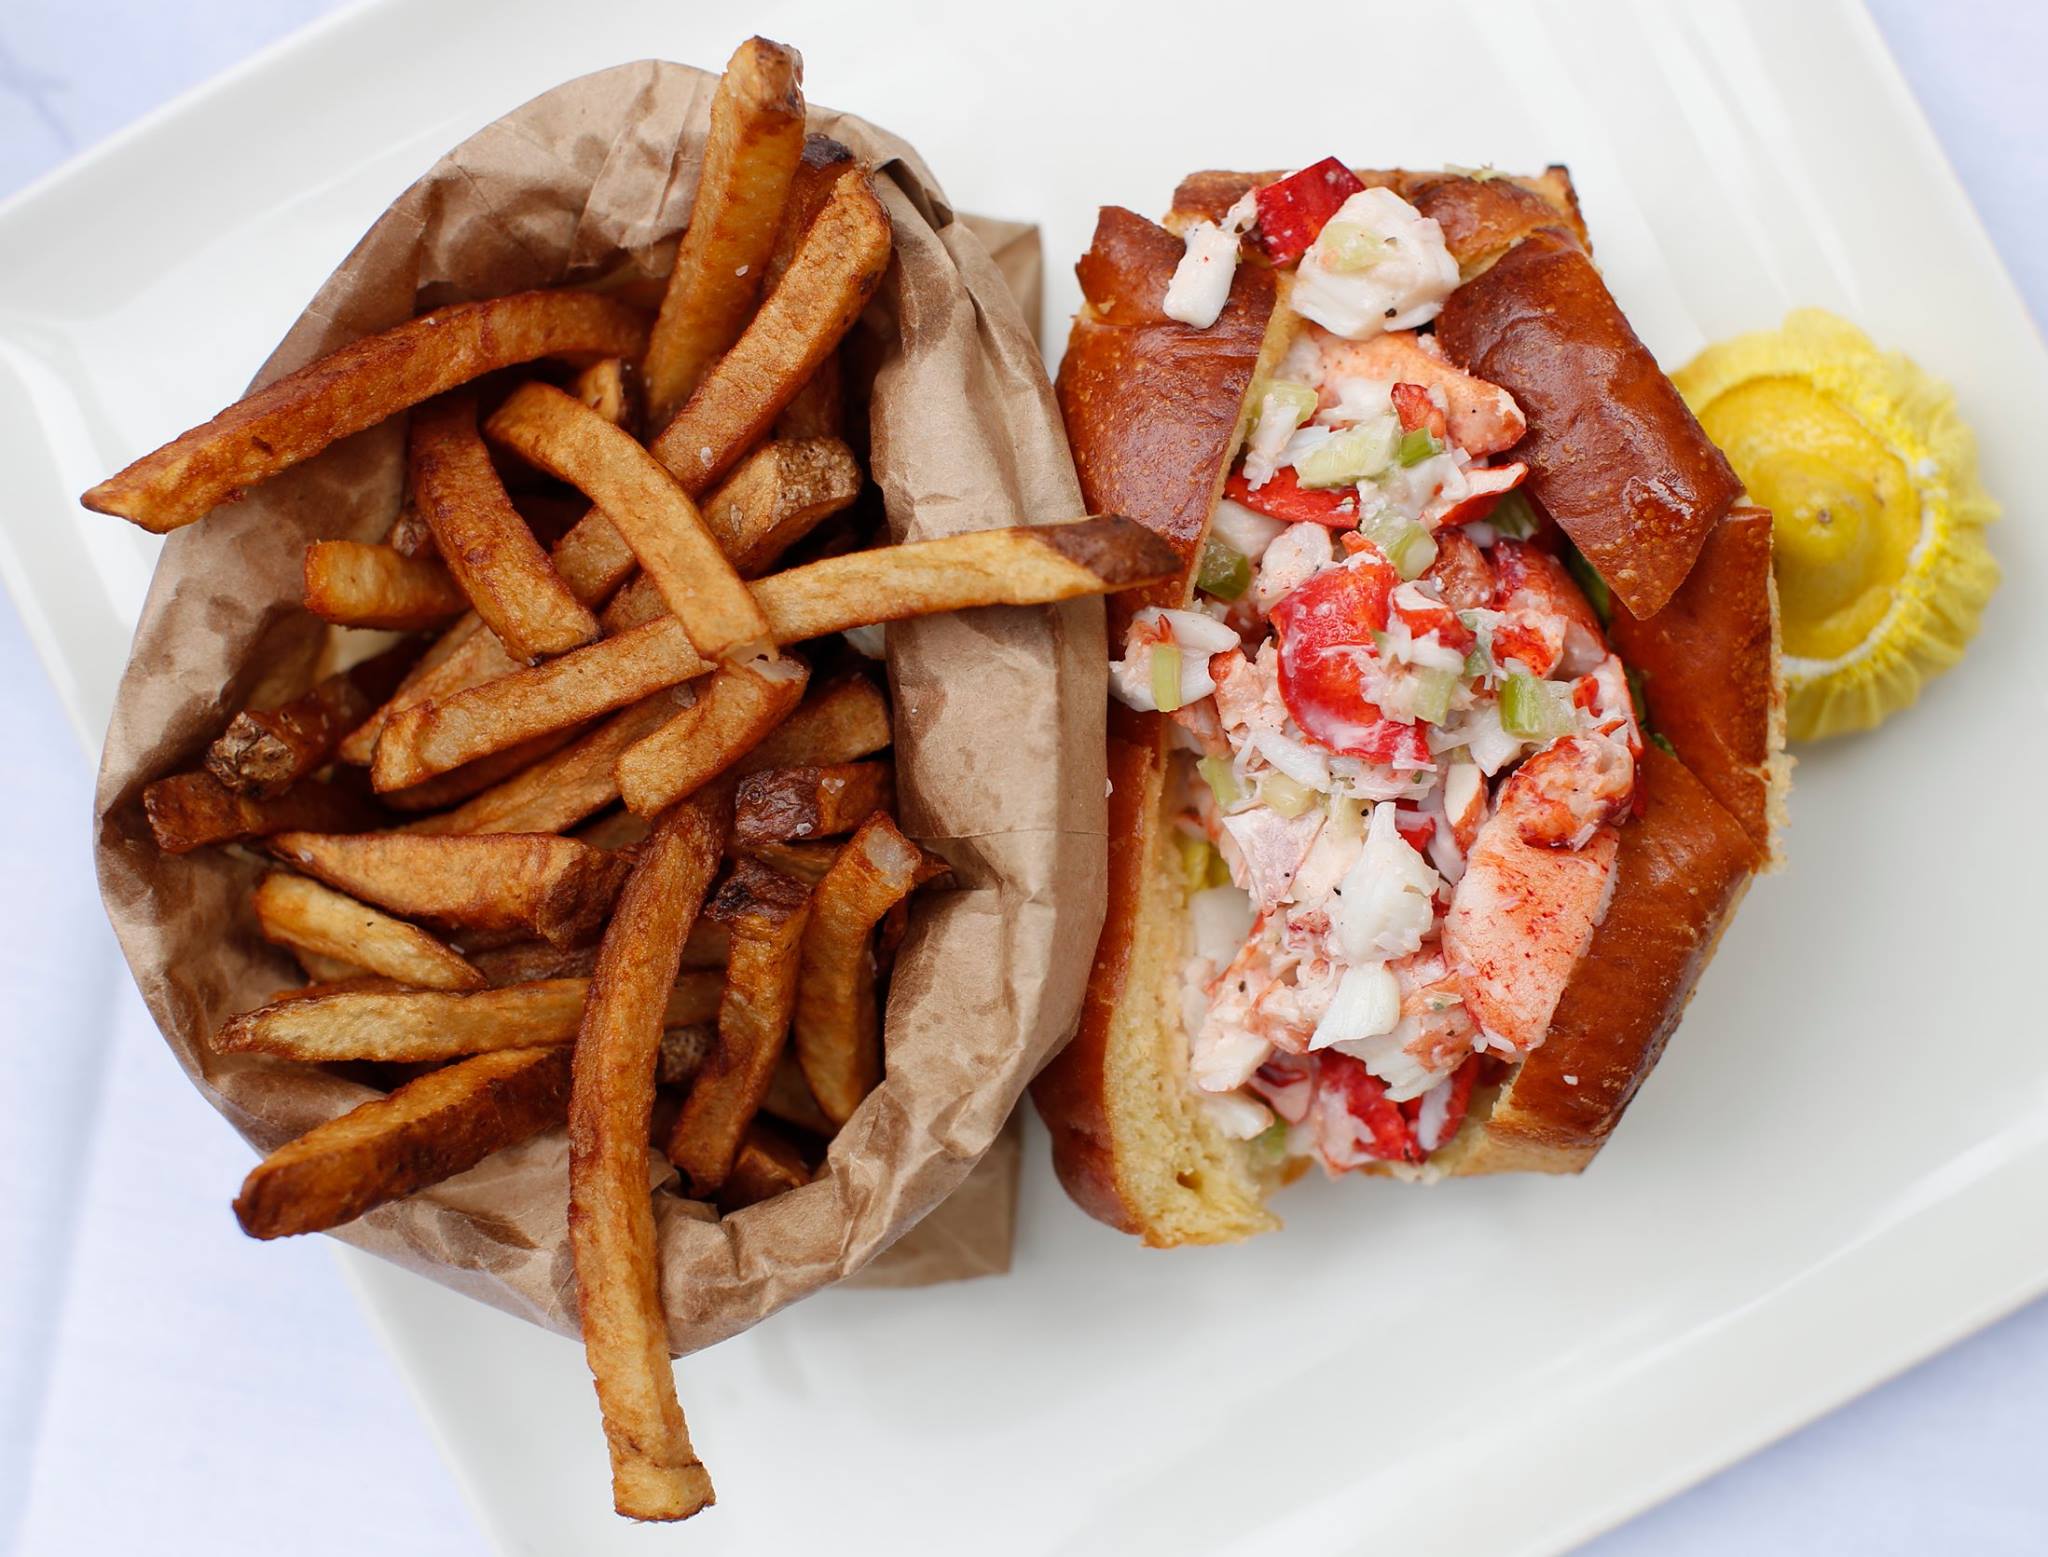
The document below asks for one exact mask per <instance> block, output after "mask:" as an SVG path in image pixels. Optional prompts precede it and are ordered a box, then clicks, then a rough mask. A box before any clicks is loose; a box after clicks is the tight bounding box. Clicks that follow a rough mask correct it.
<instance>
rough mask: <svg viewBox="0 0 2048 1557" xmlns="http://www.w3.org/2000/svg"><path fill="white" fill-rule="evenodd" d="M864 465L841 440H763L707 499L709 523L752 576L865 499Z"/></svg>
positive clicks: (743, 570) (744, 572)
mask: <svg viewBox="0 0 2048 1557" xmlns="http://www.w3.org/2000/svg"><path fill="white" fill-rule="evenodd" d="M861 481H862V477H861V473H860V463H859V462H858V461H857V460H855V459H854V457H853V450H851V449H849V448H848V447H847V446H846V445H845V444H843V443H841V442H840V441H839V440H838V439H837V438H783V439H777V440H775V441H773V442H770V443H764V444H762V445H761V447H760V448H758V449H756V450H754V452H753V453H751V454H749V455H748V456H747V457H746V458H745V459H743V460H741V461H740V462H739V464H738V465H737V466H736V467H734V469H733V473H732V474H731V475H729V476H727V477H726V478H725V480H723V481H721V482H720V483H719V484H718V486H717V488H716V489H715V490H714V491H713V492H712V494H711V495H710V496H709V497H707V498H705V499H704V509H703V512H704V524H705V527H706V528H707V529H709V530H710V531H711V534H712V536H713V538H715V539H716V540H717V542H718V545H719V548H720V549H721V550H722V551H724V553H725V554H726V556H727V557H728V558H730V559H731V561H732V565H733V567H734V568H735V569H736V570H738V572H739V575H740V577H742V578H753V577H755V576H756V575H757V574H760V573H763V572H765V571H766V570H767V569H768V568H770V567H772V566H773V565H774V563H775V562H776V560H777V559H778V558H779V557H781V555H782V554H783V553H784V552H786V551H788V550H789V548H790V547H792V546H794V545H795V544H796V543H797V542H798V541H800V540H802V539H803V538H804V537H805V536H806V535H809V534H810V533H811V531H812V530H814V529H816V528H817V527H818V525H819V524H820V523H822V522H823V521H824V520H826V519H828V518H830V517H831V516H832V515H833V514H836V513H838V512H840V511H841V510H842V509H844V508H845V507H846V506H847V505H848V504H850V503H852V501H853V500H854V499H855V498H857V497H859V496H860V489H861Z"/></svg>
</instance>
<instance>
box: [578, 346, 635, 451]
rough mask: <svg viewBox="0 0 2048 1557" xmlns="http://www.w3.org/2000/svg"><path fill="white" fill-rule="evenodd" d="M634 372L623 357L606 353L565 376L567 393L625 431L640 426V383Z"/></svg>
mask: <svg viewBox="0 0 2048 1557" xmlns="http://www.w3.org/2000/svg"><path fill="white" fill-rule="evenodd" d="M638 378H639V375H637V374H636V373H635V372H634V371H633V370H632V368H631V367H629V366H628V365H627V364H626V362H625V361H624V359H622V358H619V357H607V358H605V359H604V361H602V362H593V363H591V365H590V366H589V367H587V368H585V369H584V370H583V371H582V372H580V373H578V374H577V375H576V376H575V377H574V378H572V379H570V380H569V393H570V394H572V395H574V396H575V397H576V398H577V399H578V400H581V401H582V402H583V403H584V404H585V405H587V406H589V407H590V409H591V410H593V411H595V412H596V413H597V414H598V415H599V416H601V417H603V418H604V419H605V420H606V421H608V422H610V423H611V424H612V426H614V427H623V428H625V429H626V431H627V432H629V433H637V432H638V431H639V428H640V399H641V395H640V385H639V382H638Z"/></svg>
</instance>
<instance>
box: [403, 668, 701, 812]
mask: <svg viewBox="0 0 2048 1557" xmlns="http://www.w3.org/2000/svg"><path fill="white" fill-rule="evenodd" d="M714 679H715V678H714ZM689 706H690V698H689V694H688V693H687V692H685V691H683V690H681V689H679V688H672V689H670V690H669V691H666V692H657V693H655V695H654V696H653V697H650V698H648V699H647V700H646V701H645V702H644V703H636V704H634V705H633V706H632V707H631V708H628V709H626V710H625V711H624V712H622V713H617V714H614V715H612V717H611V718H609V719H607V720H606V721H605V722H604V723H603V724H601V725H599V726H598V727H597V728H596V729H594V730H592V731H591V732H590V733H589V734H587V735H585V736H584V737H583V738H582V739H581V740H579V741H577V742H576V743H575V744H574V745H573V746H569V747H566V748H564V749H563V750H561V751H559V752H556V753H555V754H554V755H553V756H550V757H546V758H543V759H542V760H541V761H539V762H536V763H534V764H533V766H531V767H529V768H526V769H524V770H523V771H522V772H519V773H516V774H514V775H513V776H512V777H511V778H508V779H506V780H505V781H504V782H503V783H502V784H499V785H497V786H496V787H495V788H492V789H487V790H485V791H484V792H483V793H482V794H480V795H478V796H476V797H475V798H474V799H472V800H469V801H468V802H466V803H465V804H463V805H461V806H458V807H457V808H456V809H454V810H453V811H446V812H443V813H442V814H441V815H439V816H428V817H422V818H421V819H420V820H419V821H417V822H413V823H410V824H408V825H407V827H406V831H407V832H415V833H559V832H566V831H568V830H569V829H570V828H571V827H574V826H575V825H576V824H577V823H578V822H580V821H582V820H583V819H584V818H585V817H586V816H590V815H592V814H594V813H595V812H598V811H602V810H603V809H604V808H605V807H606V806H608V805H610V804H611V803H612V802H613V801H614V800H616V799H618V798H619V781H618V779H617V777H616V776H615V774H614V771H613V770H614V769H616V768H617V766H618V763H619V756H620V754H621V753H622V752H624V751H626V750H628V749H629V748H630V747H632V746H633V745H634V744H635V743H636V742H638V741H641V740H644V739H646V738H647V737H648V736H651V735H653V734H654V732H655V731H657V730H659V729H661V728H662V726H663V725H665V724H666V723H668V722H669V721H670V720H672V719H674V718H677V717H678V716H680V715H681V713H682V712H683V711H684V710H686V709H687V708H688V707H689ZM481 760H482V761H484V762H489V761H491V760H492V759H491V758H489V757H485V758H483V759H481ZM471 766H472V767H474V766H476V764H474V763H472V764H471ZM456 771H457V772H458V773H460V772H464V771H466V770H465V769H461V768H458V769H456ZM427 782H428V783H429V784H432V783H434V782H435V781H434V780H433V779H429V780H427ZM399 793H400V794H405V793H407V791H404V790H400V791H399Z"/></svg>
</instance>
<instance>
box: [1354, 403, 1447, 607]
mask: <svg viewBox="0 0 2048 1557" xmlns="http://www.w3.org/2000/svg"><path fill="white" fill-rule="evenodd" d="M1425 436H1427V434H1425ZM1359 528H1360V529H1361V530H1363V531H1364V532H1365V534H1366V537H1367V539H1369V540H1370V541H1371V542H1372V543H1373V544H1374V545H1375V546H1377V547H1379V549H1380V550H1381V551H1382V552H1384V553H1385V554H1386V558H1387V561H1389V562H1391V563H1392V564H1393V565H1394V570H1395V571H1396V572H1397V573H1399V574H1400V575H1401V577H1403V578H1404V579H1411V578H1421V577H1422V575H1423V574H1425V573H1427V572H1428V571H1429V569H1430V565H1431V564H1432V563H1434V562H1435V561H1436V537H1435V536H1433V535H1431V534H1430V533H1429V531H1427V530H1426V529H1424V528H1423V527H1422V526H1421V525H1419V524H1417V523H1416V522H1415V521H1414V520H1413V519H1402V518H1399V517H1398V516H1396V515H1393V514H1376V515H1374V516H1373V517H1372V518H1371V519H1368V520H1367V521H1366V522H1365V523H1364V524H1362V525H1360V526H1359Z"/></svg>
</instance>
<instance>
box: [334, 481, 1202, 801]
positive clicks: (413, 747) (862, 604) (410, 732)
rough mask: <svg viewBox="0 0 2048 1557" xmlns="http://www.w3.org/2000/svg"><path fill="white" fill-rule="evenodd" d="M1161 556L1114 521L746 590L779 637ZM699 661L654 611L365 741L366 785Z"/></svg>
mask: <svg viewBox="0 0 2048 1557" xmlns="http://www.w3.org/2000/svg"><path fill="white" fill-rule="evenodd" d="M1179 566H1180V563H1179V560H1178V558H1177V557H1176V556H1175V554H1174V551H1173V548H1172V547H1170V546H1168V545H1167V544H1166V542H1165V541H1163V540H1161V539H1160V538H1159V537H1158V536H1156V535H1154V534H1153V533H1152V532H1151V531H1149V530H1147V529H1146V528H1145V527H1144V526H1143V525H1140V524H1137V523H1135V522H1134V521H1132V520H1129V519H1123V518H1116V517H1110V518H1103V519H1081V520H1076V521H1074V522H1072V523H1068V524H1057V525H1042V526H1036V527H1023V528H1018V529H1013V530H984V531H982V532H980V533H978V534H974V535H958V536H950V537H947V538H946V539H943V540H936V541H912V542H909V543H907V544H905V545H901V546H883V547H877V548H876V549H874V550H872V551H863V552H852V553H849V554H848V555H845V556H840V557H828V558H826V559H824V560H823V561H820V562H813V563H809V564H807V565H806V566H804V567H800V568H791V569H789V570H788V571H787V572H783V573H777V574H773V575H771V576H770V577H768V578H765V579H762V580H760V581H759V582H758V583H757V584H755V585H754V586H753V590H754V596H755V599H756V600H758V601H759V602H760V605H761V609H762V612H763V614H764V615H765V616H766V617H767V619H768V624H769V627H770V629H771V631H772V633H773V635H774V637H775V641H776V642H777V643H796V642H800V641H802V640H803V639H806V638H818V637H823V636H824V635H826V634H827V633H835V632H843V631H844V630H845V629H847V628H849V627H859V626H862V625H865V624H867V623H870V622H877V621H896V620H899V619H901V618H903V617H910V616H928V615H931V614H933V613H935V612H940V611H955V610H964V609H966V608H968V607H971V606H986V605H1041V604H1045V603H1047V602H1050V601H1055V600H1069V599H1073V598H1075V597H1076V596H1080V595H1099V594H1106V593H1109V592H1111V591H1114V590H1119V589H1129V588H1132V587H1134V586H1137V585H1141V584H1150V583H1157V582H1158V581H1159V580H1160V579H1162V578H1165V577H1168V576H1170V575H1171V574H1173V573H1175V572H1177V571H1178V570H1179ZM710 668H711V667H710V666H709V665H707V664H706V663H705V661H704V659H703V657H702V656H701V655H699V654H698V653H697V652H696V650H695V649H694V648H692V647H691V646H690V642H689V638H688V635H687V634H686V633H685V632H684V630H683V627H682V624H681V623H680V622H678V621H676V620H675V618H673V617H658V618H656V619H655V620H653V621H650V622H646V623H644V624H642V625H640V626H638V627H633V628H630V629H628V630H625V631H619V632H616V633H614V635H613V636H610V637H607V638H604V639H602V640H600V641H599V642H597V643H594V644H592V645H590V647H588V648H586V649H577V650H576V651H574V652H573V653H570V654H565V655H563V656H562V657H561V658H560V659H556V660H550V661H549V662H548V663H547V664H545V665H535V666H532V667H530V668H528V669H526V670H522V671H518V672H515V673H513V674H511V675H506V676H501V677H499V678H497V679H496V680H494V681H490V682H486V683H484V684H482V685H480V686H473V687H469V688H466V689H464V690H462V691H460V692H456V693H452V694H450V695H449V696H448V697H446V698H445V699H437V700H435V701H433V702H431V703H424V704H415V705H413V706H412V707H410V708H407V709H404V710H402V711H401V712H399V713H398V714H397V715H395V716H394V717H393V718H392V720H391V721H390V723H389V724H387V725H386V726H385V730H384V734H383V736H382V737H381V738H380V739H379V741H378V743H377V754H376V763H375V771H374V782H375V783H376V784H377V786H378V787H379V788H380V789H399V788H403V787H405V786H407V785H410V784H417V783H419V782H420V781H421V780H423V779H426V778H430V777H431V776H433V775H434V774H436V773H444V772H446V771H447V770H448V769H450V768H454V767H459V766H461V765H462V764H463V763H465V762H472V761H474V760H475V759H476V758H478V757H481V756H485V755H487V754H488V753H490V752H494V751H502V750H504V749H505V748H506V747H507V746H512V745H516V744H517V743H518V742H520V741H523V740H529V739H531V738H532V737H534V736H535V735H539V734H542V733H545V732H546V731H549V730H558V729H561V728H562V727H563V726H565V725H570V724H580V723H582V722H583V721H584V720H586V719H593V718H596V717H598V716H599V715H602V714H606V713H610V712H611V711H612V710H614V709H618V708H623V707H625V706H626V705H627V704H628V703H636V702H638V701H640V700H641V699H642V698H644V697H650V696H652V695H653V694H654V693H655V692H658V691H660V690H661V689H662V688H663V687H666V686H674V685H675V684H676V683H677V682H680V681H688V680H690V679H692V678H693V677H696V676H699V675H702V674H703V673H704V672H705V671H706V670H708V669H710Z"/></svg>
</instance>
